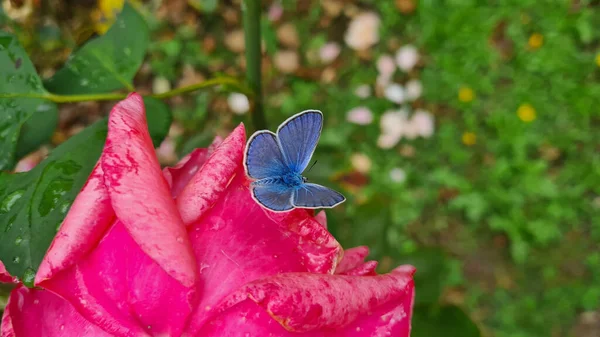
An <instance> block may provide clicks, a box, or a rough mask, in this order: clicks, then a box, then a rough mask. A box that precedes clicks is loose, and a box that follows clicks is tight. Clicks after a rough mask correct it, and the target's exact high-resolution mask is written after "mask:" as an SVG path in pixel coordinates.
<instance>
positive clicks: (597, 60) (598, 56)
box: [596, 53, 600, 67]
mask: <svg viewBox="0 0 600 337" xmlns="http://www.w3.org/2000/svg"><path fill="white" fill-rule="evenodd" d="M596 65H597V66H598V67H600V53H598V54H596Z"/></svg>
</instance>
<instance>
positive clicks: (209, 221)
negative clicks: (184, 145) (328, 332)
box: [187, 166, 341, 336]
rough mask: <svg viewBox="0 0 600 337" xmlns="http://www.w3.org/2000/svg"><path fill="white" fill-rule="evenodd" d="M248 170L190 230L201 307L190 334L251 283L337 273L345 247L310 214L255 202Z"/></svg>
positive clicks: (241, 171) (196, 331)
mask: <svg viewBox="0 0 600 337" xmlns="http://www.w3.org/2000/svg"><path fill="white" fill-rule="evenodd" d="M248 184H249V181H248V180H247V178H246V176H245V173H244V171H243V168H242V167H241V166H240V167H239V168H238V171H237V172H236V176H235V178H233V181H232V182H231V184H230V185H229V187H228V188H227V189H226V190H225V191H224V193H223V196H222V197H221V199H220V200H219V201H218V202H216V203H215V204H214V206H213V207H212V208H210V209H209V210H207V211H206V213H205V214H204V215H203V216H202V217H201V218H200V221H198V222H197V223H195V224H193V225H192V228H190V239H191V241H192V245H193V247H194V251H195V253H196V260H197V261H198V262H199V263H200V265H199V270H200V284H201V289H205V290H204V291H202V295H201V299H200V304H199V305H198V310H197V312H195V313H194V315H193V317H192V319H191V323H190V326H189V327H188V329H187V332H188V334H189V335H191V336H196V335H198V330H199V329H200V328H201V327H202V325H203V324H204V322H205V321H206V320H207V319H209V316H210V314H211V312H212V309H213V308H215V305H216V304H217V303H218V302H219V301H220V300H221V299H223V298H225V297H226V296H227V295H229V294H230V293H231V292H232V291H234V290H235V289H238V288H239V287H241V286H242V285H244V284H245V283H247V282H250V281H253V280H256V279H261V278H264V277H267V276H271V275H276V274H278V273H282V272H290V271H299V272H313V273H331V272H332V271H333V270H334V268H335V266H336V264H337V261H338V259H339V256H340V254H341V247H340V246H339V243H338V242H337V241H335V239H334V238H333V236H331V234H329V232H327V230H326V229H325V228H324V227H323V226H322V225H320V224H319V223H318V222H317V221H316V220H314V218H313V216H312V214H310V213H309V212H307V211H306V210H302V209H297V210H294V211H291V212H287V213H273V212H270V211H267V210H265V209H264V208H262V207H261V206H260V205H258V204H257V203H256V202H255V201H254V200H253V199H252V197H251V195H250V191H249V186H248Z"/></svg>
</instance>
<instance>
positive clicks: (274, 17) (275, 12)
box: [267, 1, 283, 22]
mask: <svg viewBox="0 0 600 337" xmlns="http://www.w3.org/2000/svg"><path fill="white" fill-rule="evenodd" d="M282 15H283V6H281V3H279V2H278V1H274V2H273V4H271V7H269V12H268V14H267V17H268V18H269V21H271V22H275V21H279V19H281V16H282Z"/></svg>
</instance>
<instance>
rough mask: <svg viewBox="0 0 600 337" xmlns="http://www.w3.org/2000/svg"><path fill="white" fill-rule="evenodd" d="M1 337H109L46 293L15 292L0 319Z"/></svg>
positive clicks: (18, 288)
mask: <svg viewBox="0 0 600 337" xmlns="http://www.w3.org/2000/svg"><path fill="white" fill-rule="evenodd" d="M0 330H1V331H2V337H15V336H19V337H27V336H43V337H55V336H56V337H104V336H106V337H110V336H112V335H110V334H108V333H106V332H104V331H103V330H102V329H100V328H99V327H97V326H95V325H94V324H92V323H90V322H89V321H87V320H86V319H85V318H83V317H82V316H81V315H80V314H79V313H78V312H77V311H75V308H73V307H72V306H71V305H70V304H69V303H68V302H67V301H65V300H63V299H62V298H60V297H58V296H56V295H54V294H53V293H51V292H50V291H47V290H41V289H28V288H27V287H25V286H22V285H21V286H19V287H17V288H15V289H14V290H13V291H12V292H11V294H10V297H9V299H8V304H7V305H6V309H5V311H4V316H3V318H2V327H1V328H0Z"/></svg>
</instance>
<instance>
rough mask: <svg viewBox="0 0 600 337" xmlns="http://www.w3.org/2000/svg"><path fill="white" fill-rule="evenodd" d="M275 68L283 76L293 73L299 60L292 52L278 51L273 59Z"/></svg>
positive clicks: (298, 64)
mask: <svg viewBox="0 0 600 337" xmlns="http://www.w3.org/2000/svg"><path fill="white" fill-rule="evenodd" d="M273 63H274V64H275V68H277V69H278V70H279V71H281V72H282V73H284V74H289V73H293V72H295V71H296V70H297V69H298V67H299V66H300V58H299V57H298V53H296V52H295V51H293V50H280V51H278V52H277V53H275V56H274V58H273Z"/></svg>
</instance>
